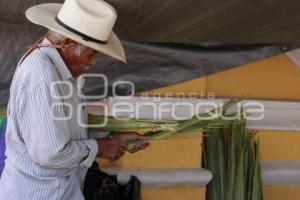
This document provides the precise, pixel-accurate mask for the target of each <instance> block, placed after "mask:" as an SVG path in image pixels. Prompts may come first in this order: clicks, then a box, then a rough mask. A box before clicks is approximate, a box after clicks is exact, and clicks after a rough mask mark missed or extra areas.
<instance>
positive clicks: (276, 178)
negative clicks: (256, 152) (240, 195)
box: [262, 160, 300, 186]
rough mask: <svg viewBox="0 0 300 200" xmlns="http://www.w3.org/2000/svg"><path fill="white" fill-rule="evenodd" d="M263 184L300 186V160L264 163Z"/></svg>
mask: <svg viewBox="0 0 300 200" xmlns="http://www.w3.org/2000/svg"><path fill="white" fill-rule="evenodd" d="M262 179H263V184H264V185H266V186H269V185H300V160H288V161H282V160H277V161H263V162H262Z"/></svg>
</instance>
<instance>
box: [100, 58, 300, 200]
mask: <svg viewBox="0 0 300 200" xmlns="http://www.w3.org/2000/svg"><path fill="white" fill-rule="evenodd" d="M147 92H148V93H150V94H151V93H161V94H166V93H173V95H174V94H175V93H185V94H186V95H188V94H189V93H197V94H198V95H199V96H201V95H203V94H204V96H205V94H208V93H215V94H216V97H240V96H245V95H248V96H249V98H257V99H274V100H300V68H299V67H297V66H295V65H294V64H293V63H292V62H291V61H290V60H289V59H288V58H287V57H286V56H285V55H278V56H275V57H271V58H268V59H265V60H261V61H258V62H254V63H250V64H246V65H243V66H240V67H236V68H233V69H230V70H227V71H224V72H221V73H217V74H213V75H210V76H206V77H202V78H198V79H195V80H191V81H186V82H183V83H179V84H176V85H172V86H168V87H164V88H159V89H155V90H149V91H147ZM259 137H260V140H261V153H262V158H263V159H264V160H288V159H300V134H299V133H297V132H288V131H259ZM200 142H201V137H200V136H199V137H198V138H197V137H196V138H185V139H184V138H177V139H176V138H173V139H169V140H161V141H153V142H152V143H151V146H150V148H149V149H148V150H146V151H144V152H140V153H138V154H135V155H126V156H125V157H124V158H123V159H121V160H120V161H118V162H116V163H113V164H112V163H107V162H104V161H102V162H101V164H102V165H106V166H107V165H109V166H111V165H113V166H118V167H122V168H136V167H139V168H168V167H170V168H178V167H195V166H199V165H200V162H201V153H200V152H201V147H200V145H199V143H200ZM299 189H300V186H272V187H265V188H264V196H265V199H266V200H283V199H287V200H296V199H299V198H300V192H299V191H300V190H299ZM204 195H205V191H204V188H201V187H195V188H194V187H176V188H161V189H157V188H154V189H143V199H144V200H156V199H157V200H168V199H170V200H171V199H172V200H177V199H178V200H181V199H186V200H202V199H204Z"/></svg>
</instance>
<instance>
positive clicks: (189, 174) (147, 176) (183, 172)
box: [101, 168, 212, 187]
mask: <svg viewBox="0 0 300 200" xmlns="http://www.w3.org/2000/svg"><path fill="white" fill-rule="evenodd" d="M101 170H103V171H105V172H107V173H109V174H115V175H117V176H118V181H119V182H120V183H127V182H128V180H129V178H130V176H131V175H134V176H136V177H138V178H139V179H140V181H141V182H142V185H143V187H177V186H206V185H207V184H208V183H209V182H210V180H211V179H212V173H211V172H210V171H208V170H206V169H203V168H194V169H184V168H181V169H130V170H124V169H120V168H119V169H118V168H101Z"/></svg>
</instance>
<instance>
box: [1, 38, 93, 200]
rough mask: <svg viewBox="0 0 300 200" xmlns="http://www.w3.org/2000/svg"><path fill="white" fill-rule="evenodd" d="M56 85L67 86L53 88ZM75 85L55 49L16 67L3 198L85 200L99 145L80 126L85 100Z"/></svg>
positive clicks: (41, 51) (37, 51)
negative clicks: (89, 170)
mask: <svg viewBox="0 0 300 200" xmlns="http://www.w3.org/2000/svg"><path fill="white" fill-rule="evenodd" d="M43 43H48V44H49V43H50V42H49V41H48V40H47V39H45V40H44V41H43ZM56 81H66V82H67V83H69V86H68V84H55V85H52V84H53V83H54V82H56ZM75 84H76V80H75V79H74V78H73V77H72V75H71V73H70V71H69V69H68V68H67V66H66V65H65V63H64V61H63V60H62V58H61V56H60V54H59V53H58V51H57V50H56V49H54V48H49V47H41V48H38V49H35V50H34V51H33V52H32V53H31V54H30V55H28V56H27V57H26V59H25V60H24V61H23V63H22V64H21V65H19V66H18V68H17V70H16V72H15V75H14V78H13V81H12V85H11V90H10V100H9V114H8V123H7V131H6V151H5V155H6V156H7V159H6V160H5V167H4V170H3V174H2V177H1V179H0V198H1V199H3V200H4V199H5V200H20V199H22V200H35V199H36V200H41V199H47V200H60V199H63V200H65V199H72V200H81V199H84V197H83V194H82V188H83V183H84V178H85V175H86V172H87V168H88V167H90V166H91V165H92V163H93V161H94V160H95V157H96V155H97V153H98V144H97V142H96V140H95V139H89V138H88V134H87V130H86V128H84V127H81V126H79V125H78V122H77V116H79V117H80V118H79V119H80V120H82V122H85V121H86V115H85V114H84V113H85V112H84V111H83V110H82V109H77V108H78V105H79V104H80V103H82V100H81V99H80V98H79V97H78V96H77V92H76V91H77V90H76V85H75ZM51 85H52V86H51ZM70 86H71V87H70ZM50 87H52V89H51V90H50ZM70 90H73V91H74V92H73V93H70ZM69 94H71V95H69ZM61 97H64V98H63V99H62V98H61ZM67 104H68V105H69V106H66V105H67ZM71 107H72V108H73V114H72V113H71V114H72V115H70V112H71ZM78 114H79V115H78ZM53 116H55V117H57V118H63V119H64V120H58V119H54V118H53Z"/></svg>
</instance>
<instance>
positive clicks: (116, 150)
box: [97, 132, 149, 162]
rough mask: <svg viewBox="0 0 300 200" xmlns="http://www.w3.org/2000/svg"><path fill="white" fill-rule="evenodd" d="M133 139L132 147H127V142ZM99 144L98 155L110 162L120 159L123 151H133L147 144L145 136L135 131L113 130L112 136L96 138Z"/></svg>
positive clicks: (143, 147)
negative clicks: (120, 131)
mask: <svg viewBox="0 0 300 200" xmlns="http://www.w3.org/2000/svg"><path fill="white" fill-rule="evenodd" d="M132 141H134V143H135V145H134V147H133V148H130V149H129V148H128V143H129V142H132ZM97 142H98V146H99V152H98V156H99V157H100V158H105V159H108V160H110V161H111V162H113V161H116V160H118V159H120V158H121V157H122V156H123V155H124V153H125V151H126V150H127V151H129V152H130V153H135V152H137V151H139V150H142V149H145V148H146V147H147V146H149V143H148V142H147V141H146V138H145V137H144V136H142V135H140V134H138V133H135V132H122V133H119V132H115V133H113V136H112V138H100V139H98V140H97Z"/></svg>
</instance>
